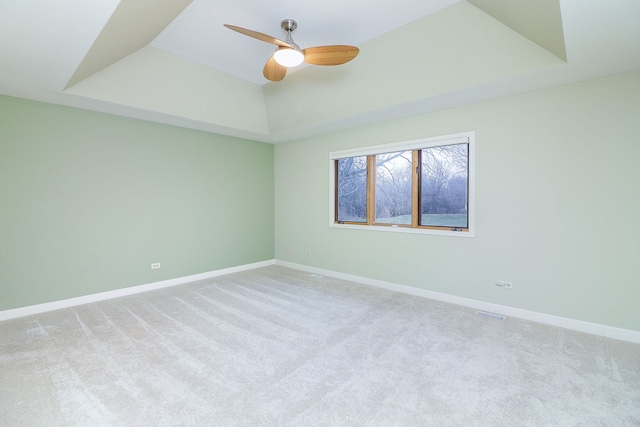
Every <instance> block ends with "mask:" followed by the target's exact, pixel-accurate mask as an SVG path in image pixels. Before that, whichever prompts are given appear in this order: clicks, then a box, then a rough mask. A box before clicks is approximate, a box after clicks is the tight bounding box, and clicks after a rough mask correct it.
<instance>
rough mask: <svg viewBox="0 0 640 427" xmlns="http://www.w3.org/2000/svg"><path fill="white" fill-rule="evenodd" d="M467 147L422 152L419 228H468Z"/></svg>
mask: <svg viewBox="0 0 640 427" xmlns="http://www.w3.org/2000/svg"><path fill="white" fill-rule="evenodd" d="M468 172H469V146H468V145H467V144H454V145H444V146H439V147H431V148H426V149H423V150H422V177H421V178H422V180H421V197H420V201H421V203H420V205H421V206H420V210H421V218H420V225H427V226H450V227H467V203H468V176H469V173H468Z"/></svg>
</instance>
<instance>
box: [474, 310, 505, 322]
mask: <svg viewBox="0 0 640 427" xmlns="http://www.w3.org/2000/svg"><path fill="white" fill-rule="evenodd" d="M476 316H482V317H488V318H489V319H496V320H505V319H506V318H507V316H503V315H502V314H495V313H487V312H486V311H476Z"/></svg>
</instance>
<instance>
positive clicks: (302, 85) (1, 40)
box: [0, 0, 640, 142]
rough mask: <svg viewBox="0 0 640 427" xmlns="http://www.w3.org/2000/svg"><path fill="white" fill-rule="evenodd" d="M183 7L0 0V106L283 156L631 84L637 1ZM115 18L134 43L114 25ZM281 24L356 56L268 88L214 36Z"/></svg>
mask: <svg viewBox="0 0 640 427" xmlns="http://www.w3.org/2000/svg"><path fill="white" fill-rule="evenodd" d="M182 3H184V4H185V5H187V6H186V8H185V9H184V10H183V11H182V13H180V14H178V15H177V17H175V19H173V18H174V16H173V15H172V13H174V12H175V11H173V12H172V11H171V10H169V9H170V7H173V8H174V9H176V7H177V6H176V2H172V0H123V1H122V2H121V1H118V0H101V1H93V2H87V1H86V0H57V1H55V2H43V1H41V0H20V1H14V0H0V93H2V94H6V95H10V96H18V97H23V98H29V99H35V100H40V101H45V102H52V103H58V104H63V105H70V106H75V107H79V108H86V109H91V110H96V111H104V112H108V113H114V114H120V115H125V116H130V117H136V118H141V119H146V120H152V121H157V122H162V123H169V124H174V125H178V126H185V127H191V128H196V129H201V130H205V131H211V132H217V133H221V134H227V135H233V136H240V137H246V138H251V139H255V140H259V141H265V142H280V141H286V140H292V139H295V138H299V137H304V136H310V135H314V134H318V133H322V132H327V131H331V130H335V129H340V128H346V127H350V126H357V125H362V124H366V123H371V122H374V121H378V120H383V119H389V118H396V117H401V116H406V115H411V114H418V113H421V112H425V111H433V110H437V109H441V108H449V107H452V106H457V105H464V104H467V103H471V102H477V101H479V100H483V99H490V98H494V97H498V96H505V95H509V94H513V93H518V92H522V91H527V90H535V89H540V88H545V87H550V86H553V85H559V84H566V83H571V82H574V81H580V80H587V79H591V78H596V77H601V76H606V75H611V74H617V73H622V72H627V71H631V70H638V69H640V25H639V24H638V22H640V1H638V0H589V1H584V0H490V1H489V0H469V1H468V2H467V1H460V0H431V1H427V0H396V1H395V2H388V1H383V0H367V1H365V0H352V1H340V0H325V1H323V2H317V1H308V0H296V1H292V0H274V1H271V2H264V1H261V0H236V1H234V2H229V1H223V0H193V1H192V2H191V1H190V0H182ZM543 3H544V4H546V7H547V9H544V8H541V7H540V5H541V4H543ZM169 5H170V6H169ZM124 6H127V7H128V8H125V7H124ZM554 7H555V9H556V11H557V13H556V14H555V15H554V12H553V10H554ZM180 8H181V7H180ZM543 9H544V10H543ZM118 10H119V11H120V12H121V13H120V16H121V17H122V16H123V15H124V16H125V18H126V17H127V16H129V17H130V18H131V19H130V20H129V21H128V25H129V27H128V28H125V27H124V24H123V25H122V26H119V25H120V23H121V22H124V21H122V20H120V21H117V22H116V21H115V20H112V21H111V26H109V25H108V24H109V23H110V19H111V17H112V15H113V16H114V19H115V17H116V14H114V11H118ZM541 10H542V12H541V14H537V12H540V11H541ZM545 10H546V11H545ZM549 11H550V12H549ZM136 13H137V14H138V15H136ZM163 13H164V15H163ZM175 13H176V14H177V12H175ZM156 15H157V16H156ZM136 16H137V18H136ZM140 16H143V17H145V19H140ZM147 17H148V18H147ZM284 18H292V19H295V20H296V21H297V22H298V29H297V30H296V31H295V32H294V34H293V36H294V39H295V41H296V42H297V43H298V44H299V45H300V46H301V47H303V48H304V47H311V46H318V45H327V44H350V45H355V46H358V47H359V48H360V51H361V53H360V55H359V56H358V57H357V58H356V59H355V60H354V61H352V62H350V63H349V64H345V65H342V66H340V67H316V66H310V67H299V68H300V69H299V70H297V71H295V72H292V73H290V75H287V77H286V78H285V80H283V81H282V82H278V83H270V82H268V81H267V80H265V79H264V77H263V76H262V67H263V65H264V63H265V62H266V60H267V59H268V58H269V56H270V55H271V54H272V52H273V50H274V47H273V46H271V45H269V44H267V43H263V42H260V41H258V40H255V39H252V38H249V37H246V36H243V35H241V34H238V33H235V32H233V31H230V30H228V29H226V28H224V27H223V24H225V23H229V24H234V25H238V26H241V27H245V28H249V29H252V30H256V31H260V32H263V33H266V34H269V35H272V36H274V37H278V38H283V37H284V34H283V32H282V30H281V28H280V21H281V20H282V19H284ZM555 18H557V20H558V22H557V23H556V24H554V23H553V22H552V21H553V19H555ZM136 19H137V20H136ZM165 21H166V22H165ZM151 23H153V25H151ZM532 23H533V25H532ZM167 24H168V25H167ZM500 27H502V28H500ZM127 31H128V32H127ZM536 31H537V34H536ZM558 31H559V32H558ZM118 33H120V34H119V36H120V39H118V37H114V36H113V35H114V34H115V35H116V36H117V35H118ZM545 33H546V34H559V35H560V36H559V37H560V39H561V40H560V42H561V43H560V45H561V46H560V48H559V49H557V47H558V37H556V38H555V41H553V40H552V41H551V42H548V41H547V38H546V37H544V34H545ZM110 35H111V38H109V36H110ZM458 38H459V39H458ZM134 39H135V42H136V43H138V44H137V45H136V43H134V42H133V41H132V42H131V43H129V42H128V40H134ZM100 40H112V44H113V43H116V44H117V45H118V46H117V48H118V49H115V50H114V51H113V52H109V54H108V55H107V53H106V51H105V50H104V48H100V49H98V47H99V46H100V43H98V42H99V41H100ZM114 40H115V41H114ZM104 45H105V44H104V43H103V44H102V46H104ZM92 46H93V47H92ZM541 46H542V47H541ZM543 48H544V49H543ZM101 49H102V50H101ZM510 49H511V50H510ZM565 51H566V57H564V55H563V54H564V53H565ZM447 52H448V53H447ZM91 54H93V55H91ZM118 55H119V56H118ZM90 57H93V58H94V60H93V62H92V64H89V65H88V66H87V67H85V70H89V71H90V72H88V73H85V74H86V75H84V74H83V75H81V78H80V79H79V81H78V82H76V81H73V82H72V84H71V85H70V87H69V88H67V89H65V88H66V87H67V85H68V84H69V82H70V81H71V79H72V76H74V74H75V73H76V72H77V71H78V70H80V69H81V66H83V65H87V63H88V59H89V58H90ZM95 58H98V59H103V60H105V61H106V62H107V63H106V64H103V65H99V66H96V65H95V64H96V61H95ZM482 58H486V61H487V62H491V64H488V63H487V64H483V63H482V62H483V61H482ZM465 60H466V62H465ZM454 64H455V67H453V65H454ZM465 64H466V65H465ZM91 65H92V66H93V68H92V67H91ZM461 65H463V66H461Z"/></svg>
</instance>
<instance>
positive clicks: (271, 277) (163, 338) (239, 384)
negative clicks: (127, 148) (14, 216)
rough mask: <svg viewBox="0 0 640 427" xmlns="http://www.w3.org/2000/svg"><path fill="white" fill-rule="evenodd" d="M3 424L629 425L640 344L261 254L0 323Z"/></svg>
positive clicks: (635, 410)
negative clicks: (245, 265)
mask: <svg viewBox="0 0 640 427" xmlns="http://www.w3.org/2000/svg"><path fill="white" fill-rule="evenodd" d="M0 391H1V395H0V424H1V425H3V426H25V425H29V426H67V425H77V426H95V425H117V426H173V425H198V426H204V425H212V426H226V425H247V426H258V425H259V426H271V425H287V426H289V425H290V426H607V427H611V426H625V427H627V426H639V425H640V345H635V344H631V343H626V342H622V341H616V340H610V339H605V338H601V337H596V336H591V335H587V334H582V333H577V332H572V331H568V330H564V329H559V328H553V327H548V326H544V325H540V324H536V323H532V322H527V321H522V320H518V319H513V318H509V319H507V320H505V321H499V320H494V319H487V318H481V317H478V316H476V315H475V311H474V310H471V309H467V308H462V307H458V306H454V305H449V304H445V303H440V302H434V301H430V300H427V299H422V298H419V297H415V296H409V295H404V294H400V293H394V292H390V291H386V290H381V289H375V288H370V287H366V286H362V285H358V284H354V283H349V282H345V281H340V280H336V279H331V278H327V277H318V276H315V275H310V274H308V273H304V272H300V271H295V270H290V269H286V268H283V267H278V266H272V267H266V268H261V269H257V270H252V271H248V272H243V273H237V274H233V275H228V276H223V277H219V278H215V279H211V280H207V281H202V282H198V283H192V284H189V285H181V286H176V287H172V288H167V289H164V290H159V291H153V292H148V293H144V294H138V295H134V296H129V297H123V298H119V299H114V300H110V301H104V302H100V303H95V304H90V305H85V306H79V307H75V308H72V309H65V310H59V311H55V312H49V313H45V314H41V315H37V316H29V317H24V318H20V319H15V320H10V321H5V322H1V323H0Z"/></svg>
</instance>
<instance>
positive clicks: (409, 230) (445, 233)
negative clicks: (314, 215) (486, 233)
mask: <svg viewBox="0 0 640 427" xmlns="http://www.w3.org/2000/svg"><path fill="white" fill-rule="evenodd" d="M329 227H333V228H346V229H350V230H369V231H386V232H391V233H409V234H430V235H433V236H449V237H474V236H473V231H472V229H471V228H469V231H452V230H434V229H431V228H411V227H397V226H396V227H394V226H387V225H358V224H337V223H335V222H333V221H332V222H330V223H329Z"/></svg>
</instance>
